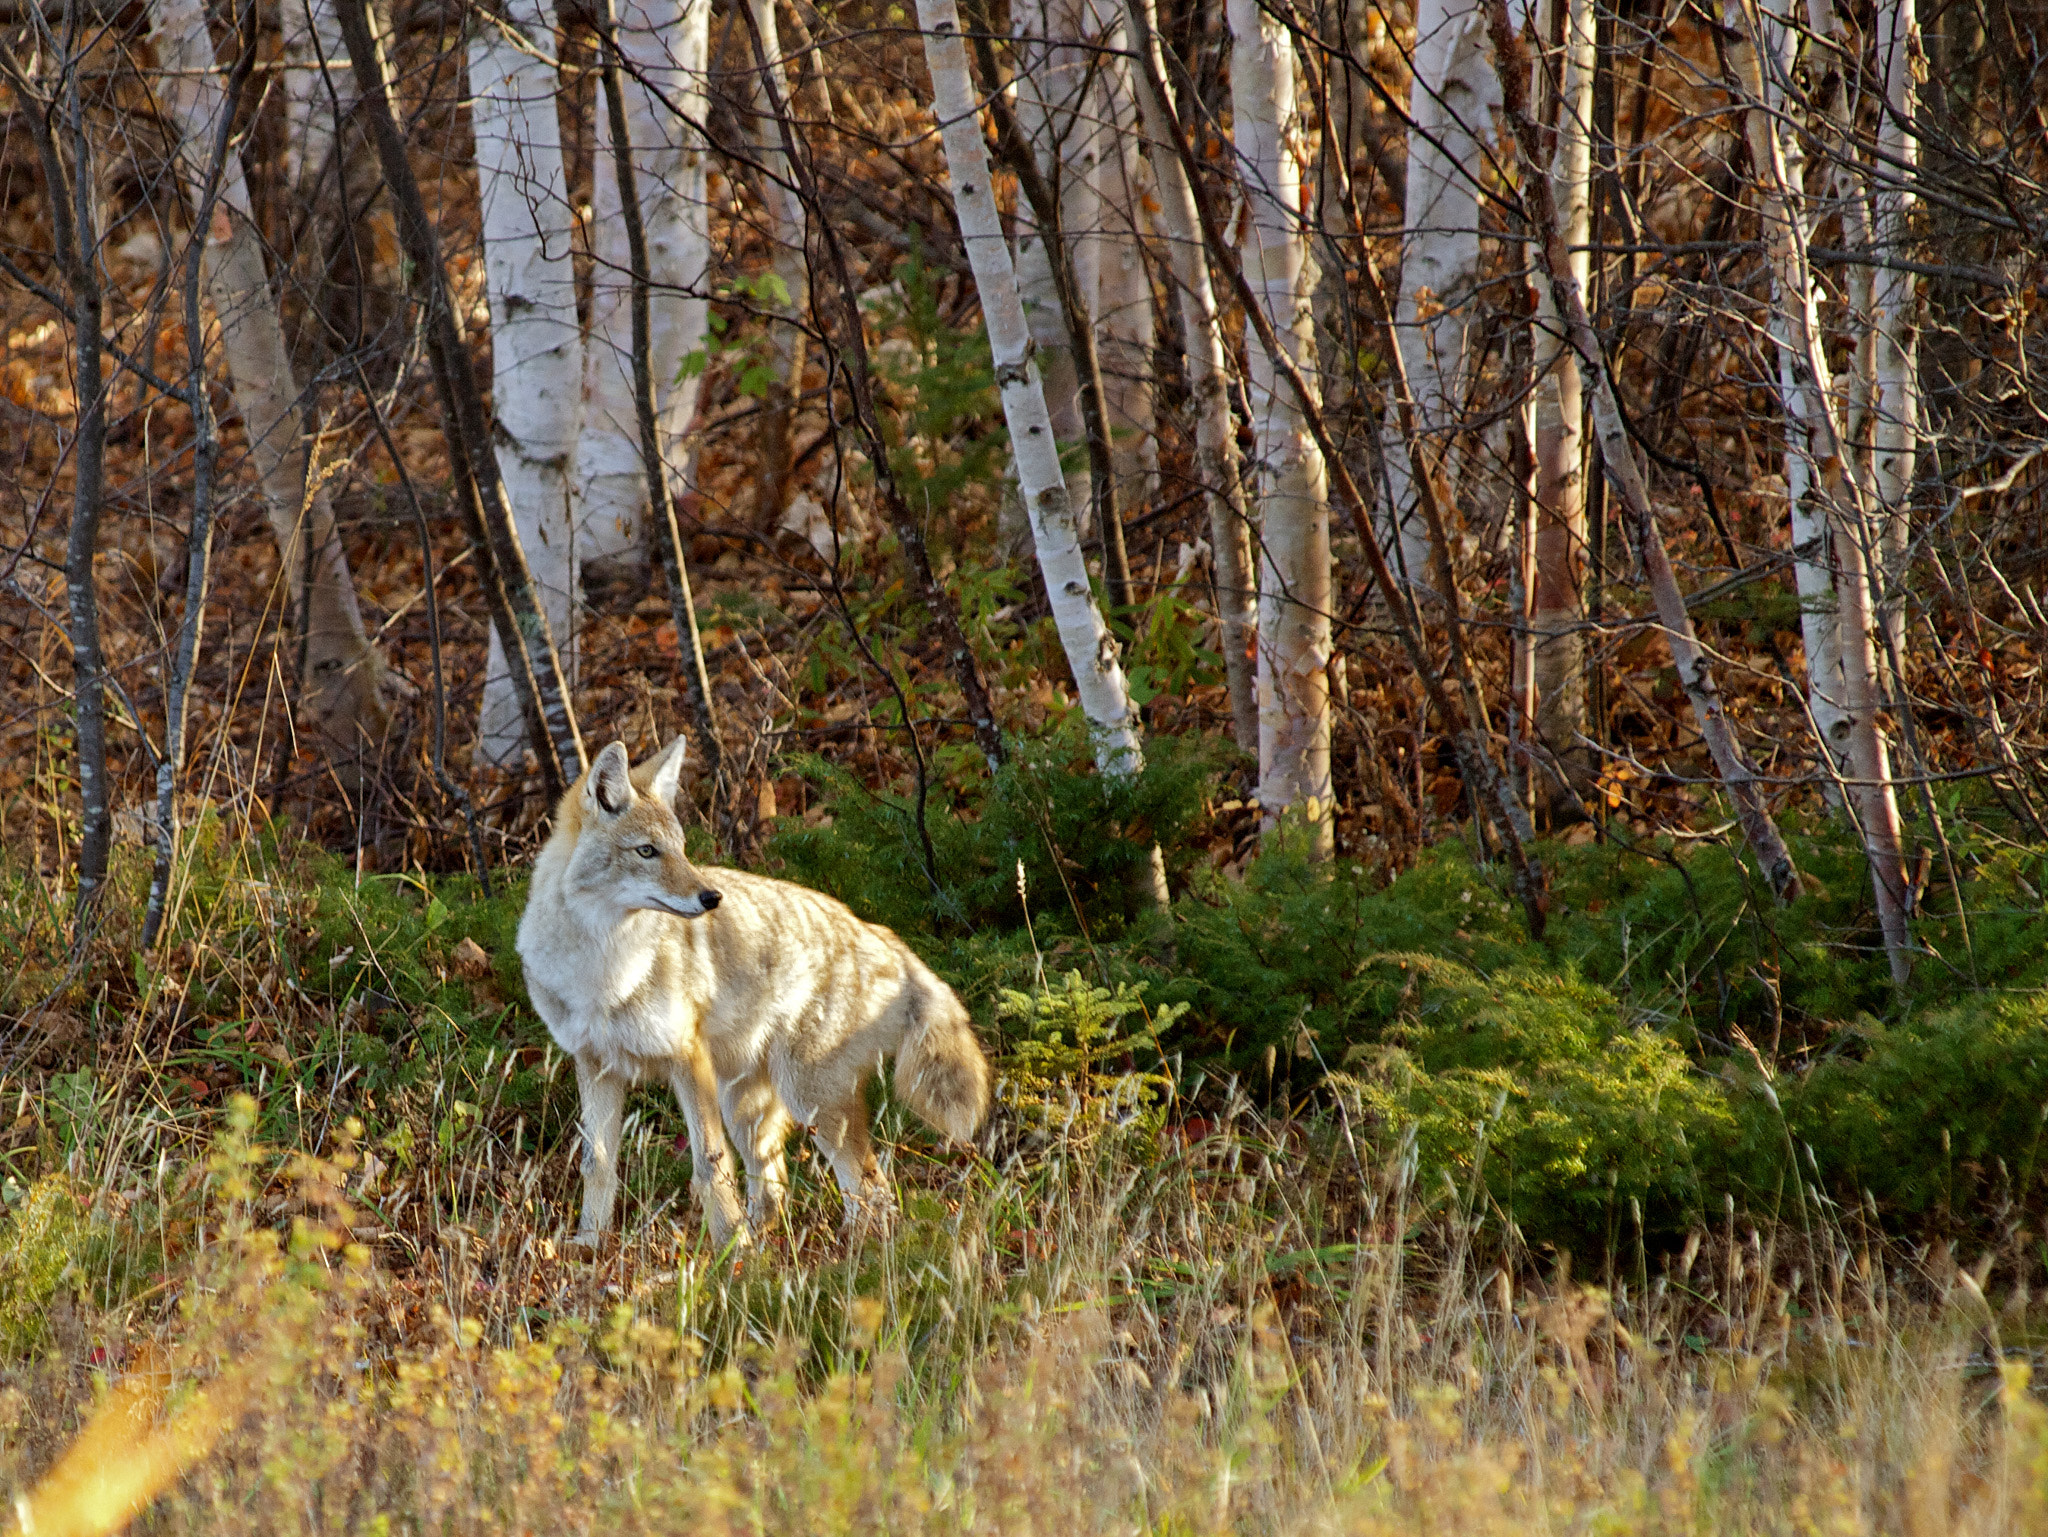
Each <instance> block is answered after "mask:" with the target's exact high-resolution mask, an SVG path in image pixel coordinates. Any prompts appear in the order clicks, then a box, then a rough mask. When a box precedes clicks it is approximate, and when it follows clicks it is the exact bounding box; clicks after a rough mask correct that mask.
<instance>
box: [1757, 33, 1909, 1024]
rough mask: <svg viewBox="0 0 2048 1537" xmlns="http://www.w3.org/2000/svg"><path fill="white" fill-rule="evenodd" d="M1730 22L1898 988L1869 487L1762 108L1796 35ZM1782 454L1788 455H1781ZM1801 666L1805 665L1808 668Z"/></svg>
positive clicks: (1789, 160) (1868, 849)
mask: <svg viewBox="0 0 2048 1537" xmlns="http://www.w3.org/2000/svg"><path fill="white" fill-rule="evenodd" d="M1729 8H1730V9H1731V10H1735V11H1737V12H1738V14H1737V15H1736V16H1734V17H1732V18H1731V20H1732V21H1733V23H1734V24H1735V25H1736V26H1737V27H1738V28H1739V29H1740V35H1741V36H1742V39H1743V42H1742V44H1741V45H1740V46H1738V47H1736V48H1734V49H1732V50H1731V57H1732V58H1734V59H1735V61H1736V63H1737V67H1738V69H1739V70H1740V72H1741V79H1742V82H1743V85H1744V88H1745V90H1746V91H1747V93H1748V94H1749V96H1750V100H1751V103H1752V105H1751V107H1750V110H1749V111H1748V112H1747V113H1746V114H1745V117H1746V120H1747V128H1748V133H1749V142H1750V155H1751V160H1752V163H1753V164H1754V165H1755V167H1756V169H1757V172H1758V178H1759V180H1760V181H1761V182H1762V191H1763V197H1764V223H1765V228H1764V242H1765V246H1766V248H1767V249H1768V251H1769V254H1770V261H1771V272H1772V286H1773V288H1774V289H1775V290H1776V300H1777V302H1776V305H1775V308H1776V310H1777V311H1778V312H1780V313H1781V314H1782V316H1783V319H1784V322H1785V326H1786V332H1785V334H1786V335H1787V338H1788V340H1789V343H1790V345H1789V346H1788V347H1786V348H1784V349H1782V350H1781V352H1780V368H1781V370H1782V369H1784V368H1785V367H1786V366H1787V363H1788V361H1789V368H1790V380H1789V386H1790V387H1789V388H1788V391H1787V398H1788V399H1790V398H1793V397H1795V396H1796V397H1797V398H1798V399H1799V400H1800V403H1801V405H1802V407H1803V409H1804V412H1805V423H1804V428H1805V432H1806V434H1807V435H1808V453H1809V456H1810V460H1811V463H1810V467H1809V471H1808V473H1809V476H1810V477H1811V482H1812V487H1813V491H1814V493H1815V494H1814V498H1813V499H1814V501H1815V502H1817V503H1818V504H1819V506H1820V507H1821V508H1822V509H1823V510H1824V513H1825V517H1826V525H1827V536H1826V537H1827V542H1828V544H1830V545H1831V546H1832V552H1833V556H1834V561H1835V592H1836V601H1837V614H1838V621H1839V622H1838V626H1837V629H1836V635H1835V644H1836V650H1837V653H1838V656H1839V665H1840V668H1841V698H1840V701H1839V703H1840V706H1841V710H1842V716H1841V721H1840V726H1839V731H1838V734H1837V740H1836V741H1835V743H1834V744H1833V746H1834V749H1835V750H1836V751H1837V752H1839V753H1840V754H1841V756H1842V758H1843V759H1844V760H1846V762H1847V764H1848V766H1849V770H1850V773H1851V775H1852V776H1853V778H1852V779H1851V781H1850V788H1851V795H1852V798H1853V800H1854V801H1855V804H1856V810H1857V815H1858V820H1859V821H1860V822H1861V824H1862V832H1863V845H1864V851H1865V855H1866V857H1867V859H1868V861H1869V865H1870V879H1871V887H1872V890H1873V893H1874V895H1875V897H1876V904H1877V915H1878V924H1879V927H1880V928H1881V929H1882V931H1883V934H1884V944H1885V952H1886V954H1887V956H1888V957H1889V959H1890V961H1891V969H1892V977H1893V980H1894V981H1895V982H1898V983H1900V984H1901V985H1903V984H1904V982H1905V981H1906V979H1907V977H1908V976H1909V975H1910V974H1911V969H1912V960H1911V945H1912V931H1911V919H1910V914H1909V912H1908V908H1907V903H1906V893H1905V872H1904V869H1903V867H1902V866H1901V864H1900V856H1899V837H1900V827H1899V807H1898V800H1897V796H1896V793H1895V792H1894V789H1893V786H1892V777H1891V760H1890V750H1889V747H1888V745H1887V743H1886V741H1885V736H1884V731H1883V728H1882V726H1881V724H1880V722H1879V720H1878V709H1879V706H1880V703H1881V700H1880V697H1879V690H1878V681H1877V680H1878V672H1877V654H1876V653H1877V647H1876V625H1877V614H1876V611H1875V606H1874V604H1873V601H1872V581H1871V573H1872V571H1873V570H1874V569H1875V567H1876V564H1877V559H1878V550H1877V541H1876V537H1875V534H1876V530H1875V529H1874V527H1873V520H1872V518H1871V516H1870V506H1871V497H1870V494H1869V488H1868V486H1866V485H1865V484H1864V483H1863V482H1862V479H1861V477H1860V476H1859V475H1858V473H1857V465H1856V462H1855V460H1854V458H1853V456H1852V455H1851V454H1850V452H1849V447H1848V444H1847V441H1846V434H1845V433H1844V432H1843V430H1842V426H1841V417H1840V415H1839V411H1840V403H1839V402H1838V401H1837V399H1836V397H1835V388H1834V380H1833V376H1832V372H1831V370H1830V367H1829V364H1828V358H1827V351H1826V347H1825V337H1824V333H1823V332H1822V330H1821V322H1820V312H1819V305H1818V299H1819V289H1818V284H1817V282H1816V279H1815V277H1814V274H1813V269H1812V264H1811V261H1810V259H1809V256H1808V250H1807V241H1808V233H1809V231H1808V220H1807V213H1806V208H1805V199H1804V195H1803V189H1802V186H1801V183H1800V180H1799V178H1798V171H1799V169H1800V164H1799V161H1798V159H1797V158H1796V149H1792V153H1791V154H1789V155H1788V148H1791V147H1793V146H1796V143H1797V135H1796V134H1790V133H1786V134H1781V133H1780V132H1779V129H1778V121H1777V114H1776V113H1775V112H1773V111H1771V110H1769V109H1768V105H1767V104H1768V103H1769V102H1770V100H1771V99H1772V97H1771V94H1770V93H1772V92H1773V91H1776V92H1778V93H1780V94H1779V95H1778V98H1777V99H1780V100H1782V99H1783V94H1782V93H1783V86H1784V82H1785V81H1787V80H1788V79H1789V78H1790V73H1791V66H1792V64H1793V63H1794V62H1795V58H1796V52H1797V42H1798V40H1797V35H1796V33H1795V32H1794V31H1793V29H1792V28H1791V27H1788V26H1785V25H1783V24H1782V23H1780V22H1778V21H1777V20H1776V19H1775V18H1773V19H1772V20H1771V21H1769V22H1767V21H1766V19H1765V17H1764V15H1763V14H1762V12H1761V11H1760V10H1758V9H1756V8H1755V7H1754V6H1752V5H1749V4H1747V3H1744V0H1730V7H1729ZM1788 454H1789V450H1788ZM1808 665H1809V668H1810V667H1811V661H1810V660H1809V664H1808Z"/></svg>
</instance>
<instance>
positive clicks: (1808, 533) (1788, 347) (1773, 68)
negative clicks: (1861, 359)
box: [1730, 7, 1851, 802]
mask: <svg viewBox="0 0 2048 1537" xmlns="http://www.w3.org/2000/svg"><path fill="white" fill-rule="evenodd" d="M1733 9H1737V10H1738V12H1739V7H1733ZM1730 20H1731V21H1732V22H1733V23H1734V25H1735V26H1736V27H1737V28H1738V30H1739V29H1740V28H1741V27H1742V19H1741V16H1740V15H1739V14H1737V15H1735V16H1733V17H1731V18H1730ZM1775 35H1776V39H1777V40H1778V42H1779V43H1780V44H1781V45H1783V46H1786V47H1790V48H1794V49H1796V44H1797V37H1796V34H1792V33H1790V32H1789V31H1788V30H1787V29H1782V28H1781V29H1778V30H1777V32H1776V34H1775ZM1733 57H1734V58H1735V60H1736V63H1737V67H1738V70H1740V71H1741V73H1742V75H1743V78H1744V81H1745V88H1746V89H1748V90H1750V91H1751V92H1752V93H1753V103H1754V104H1753V106H1752V108H1751V110H1749V111H1748V112H1746V113H1745V114H1744V131H1745V134H1746V136H1747V138H1748V141H1749V152H1750V158H1751V163H1752V165H1754V166H1756V167H1759V168H1762V169H1760V170H1759V176H1760V179H1762V180H1764V181H1766V182H1767V183H1770V182H1771V179H1772V174H1773V173H1772V172H1770V171H1769V169H1768V167H1769V166H1770V165H1771V164H1772V157H1773V156H1774V155H1775V156H1776V163H1777V166H1778V169H1777V172H1776V173H1775V174H1776V176H1777V177H1779V178H1781V179H1782V183H1783V185H1784V186H1785V187H1787V188H1790V189H1793V192H1794V197H1793V200H1792V204H1791V208H1790V214H1791V215H1792V216H1793V217H1798V218H1800V219H1801V220H1802V222H1803V216H1804V208H1803V198H1801V197H1799V196H1798V195H1797V194H1798V189H1800V188H1801V187H1802V186H1803V183H1804V178H1805V169H1806V157H1805V152H1804V150H1803V149H1802V148H1801V146H1800V143H1799V136H1798V135H1797V134H1788V135H1784V136H1782V138H1781V136H1780V135H1779V134H1778V133H1777V132H1776V130H1775V126H1774V123H1773V114H1774V113H1777V112H1779V111H1782V110H1783V109H1784V105H1785V92H1784V89H1783V86H1782V84H1781V82H1782V81H1783V80H1784V79H1785V78H1786V76H1787V71H1788V70H1789V68H1790V66H1791V64H1792V63H1793V62H1794V61H1793V58H1792V57H1790V56H1789V55H1788V56H1785V57H1781V58H1778V59H1777V60H1775V61H1774V62H1773V63H1772V64H1771V65H1770V66H1769V67H1765V66H1764V65H1763V64H1762V63H1761V62H1760V60H1759V58H1758V56H1757V54H1756V53H1755V52H1754V50H1753V48H1752V46H1751V44H1750V43H1749V42H1748V41H1746V40H1745V41H1742V42H1739V43H1738V44H1737V45H1736V47H1735V51H1734V55H1733ZM1773 185H1775V183H1773ZM1787 212H1788V210H1787V207H1786V200H1785V199H1784V198H1782V197H1780V198H1775V199H1772V200H1771V207H1770V208H1769V209H1768V210H1767V211H1766V213H1765V215H1764V219H1765V222H1766V224H1767V225H1771V224H1776V225H1777V226H1778V230H1777V238H1778V240H1779V241H1780V243H1782V242H1784V241H1787V240H1789V239H1790V238H1791V235H1792V233H1793V232H1792V231H1791V230H1790V229H1787V228H1785V227H1784V226H1785V220H1786V218H1787ZM1768 234H1769V231H1768V230H1767V235H1768ZM1772 280H1773V284H1774V288H1775V290H1776V291H1775V294H1774V300H1775V302H1774V303H1773V304H1772V306H1771V312H1770V324H1769V330H1770V336H1771V343H1772V349H1773V353H1774V359H1775V363H1776V368H1777V376H1778V399H1779V403H1780V407H1781V409H1782V411H1783V415H1784V423H1785V496H1786V501H1787V504H1788V507H1789V512H1790V519H1791V525H1792V552H1793V567H1792V574H1793V581H1794V584H1795V585H1796V586H1797V588H1798V591H1799V628H1800V639H1801V643H1802V645H1803V646H1804V649H1805V651H1806V693H1807V709H1808V710H1809V712H1810V713H1811V714H1812V717H1813V726H1814V732H1815V735H1816V736H1817V737H1818V738H1819V741H1820V745H1821V750H1822V751H1823V752H1825V753H1827V754H1828V755H1829V757H1830V759H1831V760H1832V767H1833V769H1834V772H1831V773H1830V775H1829V778H1830V780H1831V781H1832V780H1833V779H1834V778H1835V777H1836V774H1837V773H1839V772H1840V771H1841V769H1842V768H1843V767H1845V766H1846V763H1847V756H1846V755H1847V739H1848V736H1849V732H1850V729H1851V727H1850V721H1849V713H1848V708H1847V697H1846V684H1845V682H1844V678H1843V673H1842V647H1841V644H1840V637H1839V631H1838V618H1839V615H1838V612H1837V602H1836V594H1835V558H1834V547H1833V540H1832V539H1831V538H1830V536H1829V530H1828V517H1827V512H1826V509H1825V507H1824V506H1823V505H1822V503H1821V500H1820V498H1819V497H1818V495H1817V494H1816V487H1815V484H1814V475H1813V467H1814V464H1815V463H1816V458H1815V447H1814V431H1815V424H1814V423H1813V421H1812V419H1811V403H1810V401H1809V399H1808V397H1807V394H1806V392H1805V390H1804V389H1803V388H1802V387H1801V384H1800V374H1801V361H1800V357H1801V351H1802V349H1801V345H1800V331H1801V322H1800V319H1799V318H1798V317H1796V316H1795V314H1794V310H1795V308H1796V309H1798V310H1800V312H1801V313H1802V314H1803V313H1804V309H1805V307H1806V306H1807V305H1809V304H1810V303H1811V301H1812V295H1811V294H1810V293H1805V294H1794V293H1787V292H1786V291H1785V284H1786V283H1787V282H1788V281H1796V279H1794V278H1792V277H1791V276H1790V275H1789V274H1788V271H1787V270H1786V268H1785V267H1784V264H1783V263H1782V262H1774V263H1773V267H1772ZM1829 799H1830V800H1831V801H1836V802H1839V799H1840V797H1839V794H1838V793H1837V792H1836V791H1835V790H1834V787H1833V785H1832V783H1831V784H1830V786H1829Z"/></svg>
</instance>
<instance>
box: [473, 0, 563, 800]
mask: <svg viewBox="0 0 2048 1537" xmlns="http://www.w3.org/2000/svg"><path fill="white" fill-rule="evenodd" d="M543 4H544V0H511V3H510V4H509V5H508V6H507V8H506V15H505V17H504V19H503V20H502V21H500V20H497V19H494V18H492V17H490V16H488V15H479V16H478V17H477V18H476V20H475V22H474V26H475V31H474V33H473V34H472V36H471V38H470V44H469V88H470V94H471V97H472V103H471V106H470V123H471V126H472V129H473V132H474V136H475V140H476V163H477V198H478V204H479V207H480V211H481V215H482V224H483V249H484V273H485V290H486V293H487V296H488V298H489V301H490V307H491V360H492V387H491V405H492V416H493V418H494V419H495V421H496V425H497V455H498V473H499V476H500V478H502V479H503V481H504V483H505V499H506V501H507V502H508V503H509V504H510V506H511V509H512V521H513V526H514V527H515V528H516V529H517V530H518V532H519V543H520V545H521V547H522V548H524V550H525V551H526V563H527V565H528V567H529V568H530V569H531V571H532V572H533V581H534V587H535V591H536V595H537V597H538V599H539V601H540V605H541V608H542V611H543V612H545V613H546V615H547V620H548V628H549V630H550V631H551V632H552V633H553V635H554V637H555V649H556V652H557V654H558V655H559V656H560V657H561V661H562V676H563V678H564V680H565V681H567V682H568V683H569V684H570V685H571V686H572V687H573V686H574V683H575V678H576V644H575V636H576V625H575V607H576V605H575V592H576V561H575V554H574V533H575V526H576V517H575V508H574V504H573V501H572V499H571V495H570V485H569V465H570V462H571V460H572V459H573V457H574V455H575V452H576V440H577V429H578V427H579V426H580V425H581V421H582V415H583V399H582V382H583V380H582V375H583V336H582V331H581V328H580V327H579V326H578V324H577V319H576V274H575V270H574V268H573V266H572V264H571V261H570V241H571V232H572V230H573V228H574V221H573V219H572V216H571V213H570V209H569V195H568V178H567V177H566V176H565V174H564V173H563V169H562V142H561V130H560V122H559V119H558V118H557V116H556V114H555V84H556V76H557V70H556V68H555V66H554V65H553V64H552V62H551V61H552V60H553V58H554V57H555V40H554V35H553V33H552V31H551V29H550V28H549V26H548V21H547V14H546V12H545V10H544V9H543ZM526 740H527V733H526V718H525V716H524V714H523V713H522V712H521V710H520V704H519V695H518V692H517V691H516V690H515V689H514V687H513V684H512V674H511V669H510V668H509V667H508V666H507V665H506V661H505V654H504V650H503V645H502V642H501V641H500V639H499V637H498V633H497V631H496V630H495V629H493V630H492V632H491V642H490V656H489V660H488V662H487V664H486V668H485V673H484V693H483V710H482V719H481V724H480V726H479V729H478V740H477V753H478V755H479V757H480V758H481V759H482V760H483V761H485V762H488V763H495V764H515V763H518V762H519V761H520V759H521V757H522V755H523V753H524V751H525V748H526Z"/></svg>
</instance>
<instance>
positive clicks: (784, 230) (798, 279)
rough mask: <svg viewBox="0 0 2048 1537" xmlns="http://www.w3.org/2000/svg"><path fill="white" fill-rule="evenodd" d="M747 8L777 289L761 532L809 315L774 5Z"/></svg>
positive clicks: (785, 454)
mask: <svg viewBox="0 0 2048 1537" xmlns="http://www.w3.org/2000/svg"><path fill="white" fill-rule="evenodd" d="M747 7H748V9H749V10H751V11H752V12H753V19H754V31H755V34H756V35H757V36H758V37H759V38H760V40H761V55H762V57H763V58H764V59H766V60H767V63H766V64H765V65H763V66H762V67H761V68H759V69H757V70H755V71H754V73H753V75H752V77H751V78H752V80H753V97H754V113H755V124H756V131H755V134H754V154H755V156H756V158H757V159H758V161H759V163H760V167H761V181H762V189H761V190H762V196H763V201H764V203H765V204H766V207H767V213H768V241H769V246H770V249H771V253H772V254H771V258H770V260H771V264H772V265H771V270H772V271H773V273H774V275H775V279H776V286H777V287H778V288H779V290H780V292H778V293H776V294H773V295H771V296H770V302H769V303H768V305H767V306H766V307H767V308H768V309H770V310H771V311H773V312H774V313H775V315H776V316H777V318H776V319H775V320H774V321H773V322H772V323H771V324H770V325H769V328H768V338H769V346H770V348H771V351H772V364H771V366H772V368H773V371H774V375H775V377H774V380H773V382H772V383H771V384H770V385H769V392H768V399H767V401H766V402H765V404H766V407H767V409H766V410H765V411H763V413H762V417H761V433H760V439H759V442H760V456H761V475H760V497H759V503H758V505H757V506H756V508H755V513H756V515H757V517H758V518H759V519H761V520H762V522H763V526H765V527H769V528H773V527H774V526H775V525H776V523H777V522H778V521H779V520H780V518H781V517H782V504H783V501H784V499H785V498H786V497H787V495H788V485H789V452H790V448H789V435H790V432H791V431H792V429H793V426H794V415H795V410H796V397H797V396H798V395H800V394H801V393H802V392H803V374H804V353H805V345H804V344H805V337H804V330H803V320H804V317H805V316H806V315H808V314H809V313H810V308H811V284H810V268H809V265H808V263H806V261H805V260H804V208H803V200H802V199H801V198H799V197H798V196H797V192H796V186H795V183H794V182H793V181H792V179H791V177H790V168H789V157H788V156H787V155H785V154H784V153H783V150H782V133H781V129H780V127H779V126H778V125H777V124H776V122H775V117H774V112H773V109H772V105H771V104H772V102H775V101H783V102H788V101H792V100H793V99H794V98H793V97H792V96H791V94H790V89H789V76H788V70H787V67H786V64H785V62H784V59H783V54H782V35H781V32H780V30H779V29H778V28H777V25H776V19H775V0H747ZM770 72H772V73H773V75H774V77H775V78H774V89H773V90H772V91H771V90H770V89H769V82H768V80H767V79H766V75H767V74H768V73H770Z"/></svg>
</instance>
